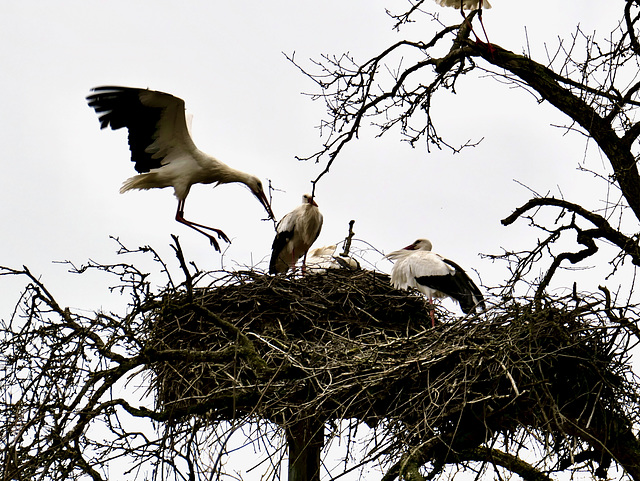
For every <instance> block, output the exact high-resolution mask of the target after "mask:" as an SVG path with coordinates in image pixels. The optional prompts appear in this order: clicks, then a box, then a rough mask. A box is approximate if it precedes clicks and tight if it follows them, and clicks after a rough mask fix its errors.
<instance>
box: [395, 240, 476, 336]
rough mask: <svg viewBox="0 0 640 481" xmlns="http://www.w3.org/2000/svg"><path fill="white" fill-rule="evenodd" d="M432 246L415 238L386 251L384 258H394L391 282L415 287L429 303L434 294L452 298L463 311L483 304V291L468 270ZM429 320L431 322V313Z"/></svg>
mask: <svg viewBox="0 0 640 481" xmlns="http://www.w3.org/2000/svg"><path fill="white" fill-rule="evenodd" d="M431 248H432V245H431V242H430V241H429V240H428V239H418V240H417V241H415V242H414V243H413V244H410V245H408V246H407V247H405V248H404V249H400V250H397V251H393V252H391V253H389V254H388V255H387V258H389V259H391V260H394V261H395V264H394V265H393V269H392V270H391V284H392V285H393V286H394V287H396V288H397V289H409V288H414V289H417V290H418V291H420V292H421V293H423V294H424V295H426V296H427V297H428V298H429V301H430V302H431V300H432V299H433V298H434V297H435V298H443V297H451V298H452V299H455V300H456V301H458V303H459V304H460V308H461V309H462V311H463V312H464V313H465V314H468V313H470V312H474V311H475V310H476V307H477V306H482V307H484V298H483V296H482V293H481V292H480V289H478V287H477V286H476V285H475V284H474V283H473V281H472V280H471V279H470V278H469V276H468V275H467V273H466V272H465V271H464V270H463V269H462V268H461V267H460V266H459V265H458V264H456V263H455V262H453V261H451V260H449V259H445V258H444V257H442V256H441V255H439V254H436V253H435V252H431ZM431 319H432V323H433V322H434V320H433V312H432V317H431Z"/></svg>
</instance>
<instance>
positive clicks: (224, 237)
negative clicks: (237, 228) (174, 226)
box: [176, 199, 231, 252]
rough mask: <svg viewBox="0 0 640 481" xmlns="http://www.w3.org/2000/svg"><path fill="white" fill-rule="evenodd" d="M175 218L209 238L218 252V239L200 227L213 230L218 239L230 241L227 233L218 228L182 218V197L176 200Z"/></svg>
mask: <svg viewBox="0 0 640 481" xmlns="http://www.w3.org/2000/svg"><path fill="white" fill-rule="evenodd" d="M176 220H177V221H178V222H180V223H181V224H184V225H187V226H189V227H191V228H192V229H193V230H196V231H198V232H200V233H201V234H202V235H204V236H206V237H207V238H208V239H209V242H211V245H212V246H213V248H214V249H215V250H217V251H218V252H220V244H218V241H217V240H216V238H215V237H213V236H212V235H211V234H208V233H207V232H205V231H203V230H202V229H208V230H210V231H213V232H215V233H216V234H218V237H219V238H220V239H222V240H223V241H225V242H227V243H229V244H230V243H231V241H230V240H229V238H228V237H227V234H225V233H224V232H222V231H221V230H220V229H215V228H213V227H209V226H206V225H202V224H198V223H196V222H191V221H190V220H187V219H185V218H184V199H181V200H179V201H178V210H177V212H176Z"/></svg>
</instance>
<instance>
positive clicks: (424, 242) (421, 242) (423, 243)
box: [404, 239, 432, 251]
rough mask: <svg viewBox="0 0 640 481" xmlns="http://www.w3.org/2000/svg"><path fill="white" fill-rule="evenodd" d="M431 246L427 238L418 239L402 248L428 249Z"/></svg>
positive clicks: (410, 249)
mask: <svg viewBox="0 0 640 481" xmlns="http://www.w3.org/2000/svg"><path fill="white" fill-rule="evenodd" d="M431 248H432V245H431V241H430V240H429V239H418V240H416V241H414V242H413V244H409V245H408V246H407V247H405V248H404V249H405V250H408V251H430V250H431Z"/></svg>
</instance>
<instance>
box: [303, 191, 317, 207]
mask: <svg viewBox="0 0 640 481" xmlns="http://www.w3.org/2000/svg"><path fill="white" fill-rule="evenodd" d="M302 203H303V204H311V205H314V206H316V207H318V204H316V201H315V200H313V196H312V195H311V194H304V195H303V196H302Z"/></svg>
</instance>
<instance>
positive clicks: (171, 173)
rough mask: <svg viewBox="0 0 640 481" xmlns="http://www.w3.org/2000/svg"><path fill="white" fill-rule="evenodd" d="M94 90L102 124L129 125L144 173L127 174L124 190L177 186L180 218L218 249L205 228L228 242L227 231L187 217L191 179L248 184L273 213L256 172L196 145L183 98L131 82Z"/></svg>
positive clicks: (93, 101) (135, 156)
mask: <svg viewBox="0 0 640 481" xmlns="http://www.w3.org/2000/svg"><path fill="white" fill-rule="evenodd" d="M92 92H94V93H92V94H91V95H89V96H88V97H87V100H88V102H89V106H90V107H93V108H94V109H95V111H96V113H97V114H98V116H99V118H100V128H102V129H104V128H106V127H109V126H110V127H111V128H112V129H113V130H117V129H120V128H122V127H126V128H127V129H128V130H129V148H130V150H131V160H132V161H133V162H135V169H136V170H137V171H138V172H140V174H139V175H136V176H134V177H131V178H129V179H127V180H126V181H125V182H124V184H123V185H122V188H121V189H120V193H124V192H126V191H128V190H131V189H155V188H164V187H173V189H174V193H175V196H176V197H177V199H178V210H177V211H176V220H177V221H178V222H181V223H183V224H185V225H188V226H189V227H191V228H192V229H195V230H196V231H198V232H200V233H201V234H204V235H205V236H207V237H208V238H209V240H210V241H211V244H212V245H213V246H214V247H215V248H216V250H218V251H219V250H220V246H219V245H218V242H217V241H216V239H215V237H213V236H212V235H211V234H209V233H207V232H205V231H204V230H202V229H206V230H209V231H212V232H215V233H216V234H217V235H218V237H219V238H220V239H222V240H224V241H225V242H230V241H229V238H228V237H227V236H226V234H225V233H224V232H222V231H221V230H220V229H215V228H213V227H208V226H205V225H202V224H197V223H195V222H191V221H188V220H186V219H185V218H184V203H185V199H186V197H187V195H188V194H189V190H190V189H191V186H192V185H193V184H214V187H215V186H216V185H218V184H227V183H231V182H240V183H242V184H245V185H246V186H247V187H248V188H249V190H251V192H252V193H253V195H255V196H256V197H257V198H258V200H259V201H260V203H261V204H262V205H263V206H264V208H265V209H266V211H267V213H268V214H269V217H270V218H273V212H272V211H271V206H270V205H269V201H268V200H267V197H266V196H265V194H264V190H263V188H262V182H260V180H259V179H258V178H257V177H255V176H253V175H249V174H247V173H245V172H241V171H239V170H236V169H233V168H231V167H229V166H228V165H226V164H224V163H223V162H220V161H219V160H218V159H216V158H215V157H212V156H211V155H208V154H205V153H204V152H202V151H201V150H198V148H197V147H196V146H195V144H194V143H193V140H192V139H191V135H190V133H189V126H188V121H187V119H186V117H185V108H184V101H183V100H182V99H179V98H177V97H174V96H173V95H170V94H167V93H164V92H158V91H154V90H147V89H137V88H129V87H96V88H94V89H92ZM189 123H190V122H189Z"/></svg>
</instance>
